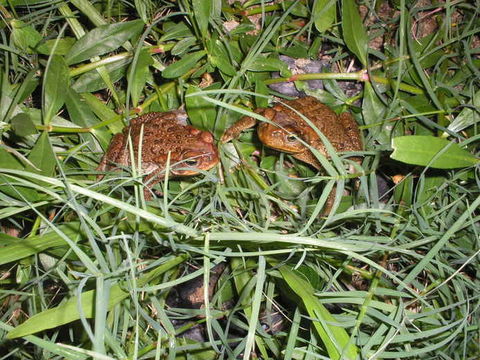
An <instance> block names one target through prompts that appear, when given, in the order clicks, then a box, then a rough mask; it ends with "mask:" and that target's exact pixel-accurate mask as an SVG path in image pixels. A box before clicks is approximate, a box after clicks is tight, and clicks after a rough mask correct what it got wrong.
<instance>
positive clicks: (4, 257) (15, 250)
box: [0, 222, 80, 265]
mask: <svg viewBox="0 0 480 360" xmlns="http://www.w3.org/2000/svg"><path fill="white" fill-rule="evenodd" d="M79 229H80V225H79V223H78V222H71V223H68V224H66V225H60V226H59V227H58V230H59V231H61V232H62V233H64V234H65V235H66V236H67V237H69V238H70V239H74V240H75V239H77V238H78V236H79ZM66 245H67V244H66V243H65V240H63V239H62V238H61V237H60V236H59V235H58V233H57V232H55V231H49V232H47V233H46V234H42V235H36V236H32V237H29V238H26V239H19V238H15V241H10V242H9V244H8V245H6V246H3V247H2V248H1V251H0V265H3V264H7V263H10V262H13V261H18V260H20V259H23V258H26V257H28V256H31V255H34V254H38V253H41V252H44V251H45V250H47V249H50V248H53V247H57V246H66Z"/></svg>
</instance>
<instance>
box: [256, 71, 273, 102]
mask: <svg viewBox="0 0 480 360" xmlns="http://www.w3.org/2000/svg"><path fill="white" fill-rule="evenodd" d="M255 92H256V93H257V94H262V95H268V94H269V93H270V91H269V89H268V87H267V85H265V83H264V82H263V80H261V79H258V78H257V79H255ZM255 104H256V105H257V108H266V107H268V98H267V97H265V96H255Z"/></svg>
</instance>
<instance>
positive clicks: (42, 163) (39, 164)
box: [26, 131, 57, 176]
mask: <svg viewBox="0 0 480 360" xmlns="http://www.w3.org/2000/svg"><path fill="white" fill-rule="evenodd" d="M28 160H30V161H31V163H32V164H33V165H34V166H35V167H33V166H31V165H27V167H26V170H29V171H31V172H35V173H37V174H41V175H45V176H52V175H53V173H54V171H55V166H56V165H57V162H56V161H55V153H54V152H53V149H52V145H50V141H49V139H48V132H46V131H44V132H43V133H42V134H41V135H40V136H39V137H38V140H37V142H36V144H35V146H34V147H33V148H32V150H31V151H30V155H29V156H28Z"/></svg>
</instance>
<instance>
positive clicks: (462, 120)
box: [448, 91, 480, 132]
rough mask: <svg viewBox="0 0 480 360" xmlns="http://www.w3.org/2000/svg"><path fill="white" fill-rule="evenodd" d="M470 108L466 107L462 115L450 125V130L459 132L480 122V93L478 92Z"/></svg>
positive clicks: (461, 112)
mask: <svg viewBox="0 0 480 360" xmlns="http://www.w3.org/2000/svg"><path fill="white" fill-rule="evenodd" d="M470 105H471V106H470V107H465V108H464V109H463V110H462V111H460V114H458V115H457V117H456V118H455V119H454V120H453V121H452V123H451V124H450V125H448V130H451V131H453V132H459V131H462V130H463V129H466V128H467V127H469V126H472V125H473V124H475V123H477V122H479V121H480V113H479V111H478V109H479V107H480V91H477V92H476V93H475V95H474V96H473V98H472V102H471V104H470Z"/></svg>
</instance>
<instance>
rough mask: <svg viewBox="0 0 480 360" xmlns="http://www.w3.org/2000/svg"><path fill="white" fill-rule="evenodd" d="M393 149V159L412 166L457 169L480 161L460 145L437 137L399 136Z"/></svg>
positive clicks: (394, 140)
mask: <svg viewBox="0 0 480 360" xmlns="http://www.w3.org/2000/svg"><path fill="white" fill-rule="evenodd" d="M392 147H393V149H394V151H393V153H392V155H390V157H391V158H392V159H395V160H398V161H401V162H404V163H407V164H412V165H421V166H429V167H432V168H436V169H455V168H461V167H467V166H474V165H477V164H478V163H479V159H477V158H476V157H475V156H473V155H472V154H470V153H469V152H468V151H467V150H464V149H462V148H461V147H460V146H459V145H458V144H456V143H453V142H451V141H448V140H446V139H441V138H438V137H435V136H419V135H418V136H399V137H396V138H394V139H393V142H392ZM440 152H441V154H439V153H440ZM437 155H438V156H437ZM434 158H435V160H433V159H434ZM432 160H433V161H432Z"/></svg>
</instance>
